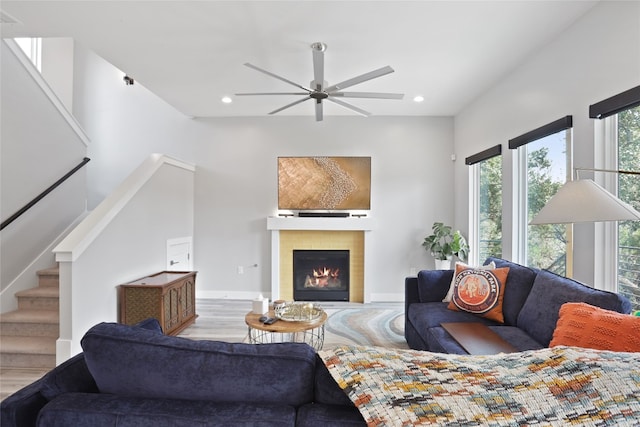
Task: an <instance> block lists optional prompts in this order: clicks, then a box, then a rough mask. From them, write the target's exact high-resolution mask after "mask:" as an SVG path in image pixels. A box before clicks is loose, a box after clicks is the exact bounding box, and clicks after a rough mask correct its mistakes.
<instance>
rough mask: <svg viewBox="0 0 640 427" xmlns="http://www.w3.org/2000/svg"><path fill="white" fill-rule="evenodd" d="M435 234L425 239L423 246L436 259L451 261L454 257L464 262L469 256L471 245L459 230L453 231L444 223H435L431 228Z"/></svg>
mask: <svg viewBox="0 0 640 427" xmlns="http://www.w3.org/2000/svg"><path fill="white" fill-rule="evenodd" d="M431 230H432V232H433V234H431V235H429V236H427V237H425V238H424V242H422V246H424V247H425V249H426V250H427V251H428V252H429V253H431V255H432V256H433V257H434V258H435V259H439V260H446V259H451V257H452V256H453V255H455V256H457V257H458V258H460V259H461V260H463V261H466V260H467V256H468V255H469V244H468V243H467V240H466V239H465V238H464V236H463V235H462V234H461V233H460V231H459V230H456V231H453V229H452V228H451V226H449V225H444V223H442V222H434V223H433V226H432V227H431Z"/></svg>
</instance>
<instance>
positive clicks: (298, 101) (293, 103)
mask: <svg viewBox="0 0 640 427" xmlns="http://www.w3.org/2000/svg"><path fill="white" fill-rule="evenodd" d="M310 99H311V98H309V97H307V98H302V99H298V100H297V101H294V102H292V103H291V104H287V105H285V106H284V107H280V108H278V109H277V110H273V111H272V112H270V113H269V114H276V113H279V112H280V111H282V110H286V109H287V108H289V107H293V106H294V105H297V104H300V103H301V102H304V101H308V100H310Z"/></svg>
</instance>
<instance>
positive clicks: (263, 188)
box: [194, 116, 453, 300]
mask: <svg viewBox="0 0 640 427" xmlns="http://www.w3.org/2000/svg"><path fill="white" fill-rule="evenodd" d="M197 125H198V132H199V133H200V135H201V136H200V138H199V140H198V142H197V144H196V151H195V152H196V158H197V161H198V171H197V173H196V234H195V242H194V243H195V262H196V267H197V269H198V270H199V271H200V275H199V278H198V280H199V281H200V283H201V285H200V289H201V290H206V291H212V292H210V295H212V296H225V295H227V296H232V297H255V295H256V294H257V293H259V292H262V293H265V294H268V292H269V290H270V288H271V283H270V277H271V271H270V256H271V255H270V234H269V233H268V232H267V229H266V227H267V224H266V217H267V216H269V215H274V214H276V213H277V186H276V184H277V157H278V156H314V155H332V156H371V168H372V184H371V185H372V194H371V198H372V200H371V216H372V217H373V218H374V219H375V223H376V226H375V230H374V231H372V232H371V246H372V247H373V248H374V251H375V253H374V254H372V258H371V259H372V261H373V267H372V271H373V272H374V274H373V275H372V276H373V277H366V278H365V287H367V289H368V292H369V293H370V294H371V295H372V299H374V300H375V299H377V298H376V294H396V298H397V299H399V300H401V299H402V298H403V295H404V277H405V276H407V275H409V273H410V269H411V268H412V267H415V268H428V267H433V264H432V261H431V260H430V259H428V258H427V254H426V252H425V251H424V250H423V248H422V247H421V246H420V245H421V243H422V240H423V238H424V236H426V235H427V234H428V233H427V232H428V231H429V230H430V227H431V224H432V223H433V221H435V220H439V219H442V220H445V221H450V218H451V217H452V212H453V205H452V193H451V191H452V172H453V168H452V162H451V160H450V156H451V141H452V138H453V135H452V119H451V118H425V117H369V118H361V117H327V118H326V119H325V121H323V122H321V123H317V122H315V121H314V118H313V117H312V116H309V117H293V118H292V117H264V118H250V119H242V118H233V119H231V118H226V119H209V120H197ZM252 264H258V268H257V269H251V268H245V274H244V275H238V274H237V266H245V267H246V266H250V265H252Z"/></svg>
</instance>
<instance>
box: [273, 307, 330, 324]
mask: <svg viewBox="0 0 640 427" xmlns="http://www.w3.org/2000/svg"><path fill="white" fill-rule="evenodd" d="M274 311H275V315H276V317H277V318H278V319H281V320H284V321H285V322H313V321H315V320H318V319H319V318H320V317H322V315H323V314H324V310H322V308H320V307H319V306H317V305H315V304H313V303H302V302H289V303H286V304H284V305H282V306H280V307H276V308H274Z"/></svg>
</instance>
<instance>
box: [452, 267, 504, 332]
mask: <svg viewBox="0 0 640 427" xmlns="http://www.w3.org/2000/svg"><path fill="white" fill-rule="evenodd" d="M508 274H509V267H503V268H496V269H494V270H483V269H478V268H465V267H464V266H462V265H457V266H456V273H455V277H454V285H453V295H452V297H451V302H449V305H448V308H449V309H450V310H460V311H468V312H469V313H473V314H477V315H478V316H481V317H486V318H487V319H492V320H495V321H496V322H500V323H504V316H503V314H502V300H503V299H504V285H505V283H507V275H508Z"/></svg>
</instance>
